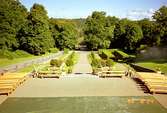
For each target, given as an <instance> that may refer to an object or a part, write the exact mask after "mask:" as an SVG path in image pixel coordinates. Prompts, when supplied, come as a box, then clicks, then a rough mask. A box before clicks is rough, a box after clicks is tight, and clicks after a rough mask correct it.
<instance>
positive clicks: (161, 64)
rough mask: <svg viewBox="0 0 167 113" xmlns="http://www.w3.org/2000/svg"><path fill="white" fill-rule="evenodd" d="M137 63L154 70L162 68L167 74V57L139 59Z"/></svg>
mask: <svg viewBox="0 0 167 113" xmlns="http://www.w3.org/2000/svg"><path fill="white" fill-rule="evenodd" d="M136 64H137V65H140V66H143V67H146V68H149V69H152V70H156V68H160V70H161V71H162V72H163V73H165V74H167V59H160V60H147V61H138V62H136Z"/></svg>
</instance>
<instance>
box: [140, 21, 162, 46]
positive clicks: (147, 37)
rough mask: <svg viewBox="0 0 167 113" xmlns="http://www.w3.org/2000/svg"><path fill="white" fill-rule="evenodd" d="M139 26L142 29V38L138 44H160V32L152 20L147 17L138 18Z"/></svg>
mask: <svg viewBox="0 0 167 113" xmlns="http://www.w3.org/2000/svg"><path fill="white" fill-rule="evenodd" d="M138 23H139V25H140V27H141V28H142V31H143V38H142V39H141V41H140V44H147V45H148V46H155V45H156V46H157V45H159V44H160V32H159V31H158V29H159V28H158V26H157V24H156V23H155V22H154V21H150V20H148V19H143V20H140V21H139V22H138Z"/></svg>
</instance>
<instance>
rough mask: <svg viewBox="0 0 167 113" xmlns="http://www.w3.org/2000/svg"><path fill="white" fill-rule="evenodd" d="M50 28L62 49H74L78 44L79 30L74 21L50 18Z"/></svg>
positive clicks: (56, 43) (57, 45)
mask: <svg viewBox="0 0 167 113" xmlns="http://www.w3.org/2000/svg"><path fill="white" fill-rule="evenodd" d="M50 29H51V31H52V36H53V38H54V40H55V45H56V47H58V48H60V49H64V48H69V49H74V48H75V45H77V37H78V31H77V29H76V26H75V24H74V23H73V22H70V21H65V20H57V19H53V18H52V19H50Z"/></svg>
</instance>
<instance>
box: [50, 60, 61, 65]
mask: <svg viewBox="0 0 167 113" xmlns="http://www.w3.org/2000/svg"><path fill="white" fill-rule="evenodd" d="M62 63H63V61H62V60H59V59H52V60H51V61H50V65H51V66H55V67H60V66H61V65H62Z"/></svg>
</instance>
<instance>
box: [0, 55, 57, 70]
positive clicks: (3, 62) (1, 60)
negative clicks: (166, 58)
mask: <svg viewBox="0 0 167 113" xmlns="http://www.w3.org/2000/svg"><path fill="white" fill-rule="evenodd" d="M52 54H55V53H47V54H44V55H42V56H35V55H32V56H30V57H23V58H14V59H7V58H0V67H1V68H2V67H5V66H8V65H12V64H16V63H20V62H24V61H26V60H32V59H36V58H40V57H45V56H49V55H52Z"/></svg>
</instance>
